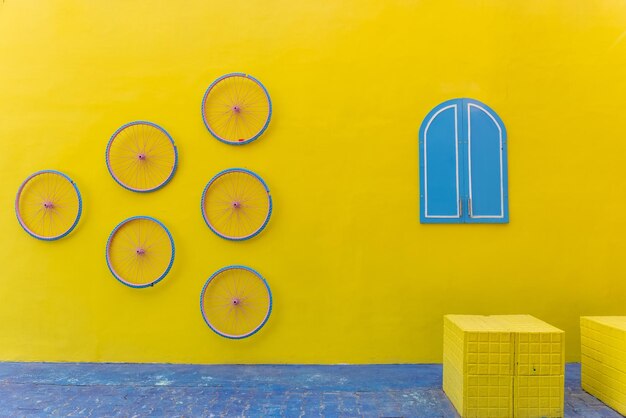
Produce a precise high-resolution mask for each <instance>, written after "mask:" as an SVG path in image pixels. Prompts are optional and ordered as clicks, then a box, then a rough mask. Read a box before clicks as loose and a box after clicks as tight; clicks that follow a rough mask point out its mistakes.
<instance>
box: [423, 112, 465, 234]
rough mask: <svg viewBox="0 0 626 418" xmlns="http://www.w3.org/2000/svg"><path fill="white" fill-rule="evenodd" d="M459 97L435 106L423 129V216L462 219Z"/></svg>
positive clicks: (431, 219) (438, 219) (433, 220)
mask: <svg viewBox="0 0 626 418" xmlns="http://www.w3.org/2000/svg"><path fill="white" fill-rule="evenodd" d="M459 104H460V103H459V101H458V100H451V101H449V102H445V103H442V104H440V105H439V106H437V107H436V108H434V109H433V110H432V111H431V112H430V113H429V114H428V116H426V119H424V122H423V123H422V126H421V128H420V142H419V146H420V152H419V154H420V186H421V188H420V190H421V193H420V202H421V210H420V219H421V222H423V223H442V222H447V223H451V222H460V221H461V209H460V206H459V205H460V203H459V199H460V194H459V193H460V184H459V149H458V138H459V131H458V128H459V126H458V122H457V119H458V115H459V112H460V110H461V109H460V108H459Z"/></svg>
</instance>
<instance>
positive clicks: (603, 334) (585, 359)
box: [580, 316, 626, 415]
mask: <svg viewBox="0 0 626 418" xmlns="http://www.w3.org/2000/svg"><path fill="white" fill-rule="evenodd" d="M580 331H581V332H580V334H581V352H582V356H581V364H582V376H581V377H582V379H581V383H582V387H583V389H584V390H586V391H587V392H589V393H590V394H592V395H594V396H595V397H596V398H598V399H600V400H601V401H602V402H604V403H606V404H607V405H609V406H610V407H612V408H614V409H615V410H617V411H619V412H620V413H621V414H623V415H626V317H623V316H607V317H582V318H581V319H580Z"/></svg>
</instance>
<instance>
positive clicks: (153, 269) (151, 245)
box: [106, 216, 175, 288]
mask: <svg viewBox="0 0 626 418" xmlns="http://www.w3.org/2000/svg"><path fill="white" fill-rule="evenodd" d="M174 253H175V249H174V239H173V238H172V235H171V234H170V231H169V230H168V229H167V228H166V227H165V225H163V224H162V223H161V222H160V221H158V220H157V219H155V218H152V217H150V216H133V217H132V218H128V219H126V220H124V221H122V222H121V223H119V224H118V225H117V226H116V227H115V228H114V229H113V232H111V235H110V236H109V239H108V241H107V246H106V262H107V266H108V267H109V270H111V273H112V274H113V276H114V277H115V278H116V279H117V280H119V281H120V282H121V283H123V284H125V285H127V286H130V287H134V288H141V287H148V286H154V285H155V284H156V283H158V282H160V281H161V280H163V278H164V277H165V276H166V275H167V273H168V272H169V271H170V269H171V268H172V264H173V263H174Z"/></svg>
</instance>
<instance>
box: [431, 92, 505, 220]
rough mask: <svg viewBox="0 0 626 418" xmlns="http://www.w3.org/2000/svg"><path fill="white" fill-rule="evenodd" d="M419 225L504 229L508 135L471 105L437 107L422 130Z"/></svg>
mask: <svg viewBox="0 0 626 418" xmlns="http://www.w3.org/2000/svg"><path fill="white" fill-rule="evenodd" d="M419 155H420V221H421V222H422V223H507V222H508V221H509V204H508V188H507V160H506V129H505V128H504V124H503V123H502V120H501V119H500V118H499V117H498V115H497V114H496V112H494V111H493V110H492V109H491V108H489V106H487V105H485V104H484V103H481V102H479V101H477V100H472V99H453V100H448V101H447V102H444V103H441V104H440V105H439V106H437V107H435V108H434V109H433V110H431V111H430V113H429V114H428V115H427V116H426V118H425V119H424V121H423V122H422V126H421V127H420V134H419Z"/></svg>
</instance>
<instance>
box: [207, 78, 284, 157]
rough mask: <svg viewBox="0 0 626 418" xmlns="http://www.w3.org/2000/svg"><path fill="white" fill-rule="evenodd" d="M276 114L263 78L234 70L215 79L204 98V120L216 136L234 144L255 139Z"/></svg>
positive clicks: (245, 142)
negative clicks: (261, 79) (259, 78)
mask: <svg viewBox="0 0 626 418" xmlns="http://www.w3.org/2000/svg"><path fill="white" fill-rule="evenodd" d="M271 117H272V101H271V100H270V96H269V93H268V92H267V90H266V89H265V87H264V86H263V84H261V82H260V81H259V80H257V79H256V78H254V77H252V76H251V75H248V74H243V73H231V74H226V75H224V76H222V77H220V78H218V79H217V80H215V81H214V82H213V83H211V85H210V86H209V88H208V89H207V91H206V93H205V94H204V98H203V99H202V120H203V121H204V124H205V126H206V127H207V129H208V130H209V132H210V133H211V135H213V136H214V137H215V138H217V139H219V140H220V141H222V142H225V143H227V144H232V145H242V144H247V143H248V142H252V141H254V140H255V139H257V138H258V137H260V136H261V134H263V132H264V131H265V130H266V129H267V126H268V125H269V123H270V118H271Z"/></svg>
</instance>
